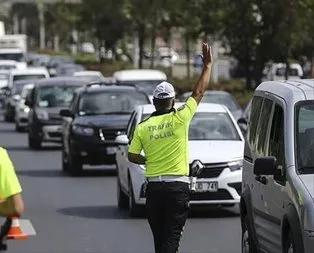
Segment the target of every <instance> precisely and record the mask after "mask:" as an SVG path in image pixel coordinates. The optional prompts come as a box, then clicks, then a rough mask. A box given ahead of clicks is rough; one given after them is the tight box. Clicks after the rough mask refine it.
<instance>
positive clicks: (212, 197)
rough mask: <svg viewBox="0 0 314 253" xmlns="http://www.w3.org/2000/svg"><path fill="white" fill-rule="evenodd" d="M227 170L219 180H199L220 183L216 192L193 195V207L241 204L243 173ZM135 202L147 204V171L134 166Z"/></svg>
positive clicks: (132, 178)
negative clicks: (145, 188) (145, 190)
mask: <svg viewBox="0 0 314 253" xmlns="http://www.w3.org/2000/svg"><path fill="white" fill-rule="evenodd" d="M228 170H229V169H225V170H224V171H223V172H222V173H221V174H220V175H219V177H218V178H206V179H204V178H199V179H197V182H218V190H217V191H216V192H194V193H191V197H190V204H191V205H233V204H238V203H240V194H241V190H242V189H241V185H242V184H241V182H242V171H235V172H230V171H228ZM130 174H131V180H132V186H133V190H134V197H135V202H136V203H137V204H139V205H144V204H145V202H146V199H145V192H144V183H145V170H143V169H142V168H140V167H139V166H136V165H134V168H131V169H130Z"/></svg>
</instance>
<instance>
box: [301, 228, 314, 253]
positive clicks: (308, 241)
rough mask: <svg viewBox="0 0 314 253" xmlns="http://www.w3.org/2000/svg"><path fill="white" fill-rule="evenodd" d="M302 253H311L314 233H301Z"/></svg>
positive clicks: (313, 245) (313, 246)
mask: <svg viewBox="0 0 314 253" xmlns="http://www.w3.org/2000/svg"><path fill="white" fill-rule="evenodd" d="M303 243H304V253H312V252H313V248H314V233H313V232H309V231H303Z"/></svg>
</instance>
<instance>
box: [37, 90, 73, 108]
mask: <svg viewBox="0 0 314 253" xmlns="http://www.w3.org/2000/svg"><path fill="white" fill-rule="evenodd" d="M77 88H78V86H62V87H56V86H55V87H40V88H39V89H38V93H37V99H36V101H37V103H36V104H37V106H38V107H42V108H50V107H67V106H69V105H70V102H71V100H72V97H73V94H74V91H75V90H76V89H77Z"/></svg>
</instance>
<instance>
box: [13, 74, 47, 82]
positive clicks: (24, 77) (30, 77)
mask: <svg viewBox="0 0 314 253" xmlns="http://www.w3.org/2000/svg"><path fill="white" fill-rule="evenodd" d="M43 78H46V76H45V75H44V74H36V75H14V76H13V81H19V80H34V79H43Z"/></svg>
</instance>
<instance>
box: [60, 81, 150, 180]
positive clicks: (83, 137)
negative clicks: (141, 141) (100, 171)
mask: <svg viewBox="0 0 314 253" xmlns="http://www.w3.org/2000/svg"><path fill="white" fill-rule="evenodd" d="M142 104H150V100H149V97H148V96H147V95H146V94H145V93H144V92H142V91H139V90H138V89H136V87H132V86H122V85H119V86H117V85H113V84H112V85H108V83H107V84H106V83H101V84H98V85H97V84H89V85H86V86H85V87H84V88H80V89H78V90H77V91H76V92H75V95H74V99H73V101H72V103H71V105H70V108H69V109H65V110H61V111H60V115H61V116H63V117H64V121H63V127H62V136H63V142H62V143H63V148H62V169H63V171H67V172H69V173H70V174H71V175H78V174H79V173H80V172H81V171H82V168H83V165H84V164H89V165H113V164H115V163H116V162H115V153H116V149H117V147H118V145H117V144H116V143H115V139H116V137H117V136H118V135H120V134H124V133H125V131H126V128H127V124H128V121H129V118H130V116H131V114H132V112H133V110H134V108H135V107H136V106H137V105H142Z"/></svg>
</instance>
